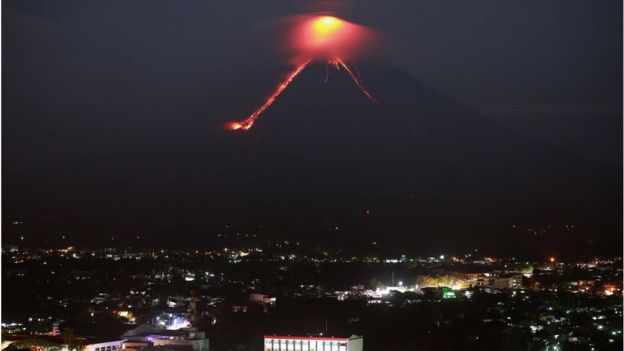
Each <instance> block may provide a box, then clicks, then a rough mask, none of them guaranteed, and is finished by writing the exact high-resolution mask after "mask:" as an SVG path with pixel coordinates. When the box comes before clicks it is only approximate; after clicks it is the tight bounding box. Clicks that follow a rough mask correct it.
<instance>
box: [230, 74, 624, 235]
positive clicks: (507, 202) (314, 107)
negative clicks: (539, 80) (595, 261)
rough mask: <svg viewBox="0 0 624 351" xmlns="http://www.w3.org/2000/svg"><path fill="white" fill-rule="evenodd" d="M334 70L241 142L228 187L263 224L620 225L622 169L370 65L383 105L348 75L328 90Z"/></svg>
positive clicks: (308, 79)
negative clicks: (367, 215)
mask: <svg viewBox="0 0 624 351" xmlns="http://www.w3.org/2000/svg"><path fill="white" fill-rule="evenodd" d="M325 70H326V68H325V67H324V65H323V64H312V65H310V66H309V67H308V68H307V69H306V70H305V71H304V72H302V73H301V75H300V76H299V77H297V80H296V81H295V82H293V84H292V85H291V87H290V88H289V90H287V91H285V92H284V93H283V94H282V96H281V97H280V98H279V99H278V101H276V102H275V103H274V104H273V105H272V106H271V108H270V109H269V110H267V111H266V115H265V117H264V118H263V119H262V120H261V121H260V122H259V123H258V124H257V125H256V126H255V129H254V130H253V131H251V132H250V133H248V134H245V135H235V136H229V137H231V138H235V139H236V140H235V141H233V142H232V141H231V142H230V143H232V147H231V148H230V149H229V150H228V151H227V158H228V159H229V160H230V161H231V163H229V167H227V171H226V174H227V176H224V178H223V179H227V182H228V183H229V182H231V186H233V187H235V188H236V189H232V191H233V193H236V194H239V195H241V196H243V197H244V198H245V202H246V203H247V204H248V205H249V206H250V211H251V212H252V213H254V214H257V215H259V217H261V218H272V217H275V213H280V214H284V215H285V216H292V218H296V219H298V220H303V221H304V222H305V221H307V220H309V219H310V218H311V217H316V219H317V220H319V221H320V219H321V218H323V214H327V213H329V214H330V215H329V216H330V217H332V218H334V220H335V222H336V223H341V224H342V223H345V224H346V223H354V222H358V221H360V223H363V222H364V221H369V219H363V218H362V217H363V215H362V210H363V209H368V210H369V211H371V212H372V213H373V214H374V220H373V219H370V221H374V222H375V225H377V230H381V228H385V229H384V230H381V231H387V232H389V233H390V232H395V231H403V232H411V233H415V234H416V233H427V234H423V235H433V234H434V233H435V232H436V231H439V232H444V233H460V232H463V233H468V232H473V231H480V230H485V228H487V227H488V226H493V227H497V226H499V225H500V226H503V225H509V226H511V225H512V223H514V221H520V222H523V221H532V222H538V223H576V222H579V221H580V222H587V223H595V222H600V221H601V220H599V219H598V218H602V219H605V220H608V219H609V218H610V219H613V220H616V221H617V218H618V215H617V213H619V211H620V210H621V205H620V204H619V198H618V196H617V194H615V193H613V192H612V189H619V188H620V186H619V185H618V182H617V177H616V175H617V171H615V172H614V170H610V169H608V168H606V167H603V166H602V165H599V164H595V163H592V162H590V161H587V160H584V159H581V158H580V157H578V156H576V155H571V154H567V153H565V152H563V151H560V150H556V149H553V148H552V147H550V146H547V145H544V144H542V143H540V142H538V141H535V140H531V139H528V138H526V137H524V136H521V135H518V134H515V133H514V132H511V131H509V130H505V129H504V128H502V127H501V126H499V125H497V124H495V123H494V122H492V121H490V120H488V119H487V118H486V117H484V116H482V115H479V114H478V113H476V112H475V111H473V110H471V109H470V108H468V107H466V106H464V105H462V104H460V103H458V102H456V101H454V100H452V99H450V98H448V97H445V96H443V95H441V94H439V93H437V92H436V91H434V90H433V89H431V88H430V87H428V86H427V85H425V84H423V83H422V82H419V81H418V80H417V79H414V78H413V77H411V76H409V75H408V74H406V73H404V72H402V71H401V70H399V69H397V68H395V67H393V66H390V65H383V64H366V65H363V66H361V67H360V70H361V72H362V77H363V78H364V82H365V84H366V85H367V86H368V87H369V88H370V90H371V91H372V93H373V95H375V96H376V97H377V98H378V100H379V102H378V103H371V102H370V101H369V100H368V99H367V98H366V97H365V96H363V95H362V94H361V92H360V91H358V89H357V87H355V86H354V84H353V82H352V81H351V80H350V79H349V77H347V76H346V75H345V74H343V73H342V72H336V71H333V72H331V74H330V78H329V80H328V82H327V83H325V82H324V80H323V77H324V76H325V74H326V72H325ZM609 189H611V190H609ZM276 208H277V209H279V210H278V211H276ZM278 217H279V216H278ZM503 223H504V224H503ZM603 223H604V222H603ZM614 223H615V222H614ZM338 226H339V225H337V227H338ZM370 226H374V225H372V224H371V225H370ZM360 229H361V228H360ZM467 237H470V236H467Z"/></svg>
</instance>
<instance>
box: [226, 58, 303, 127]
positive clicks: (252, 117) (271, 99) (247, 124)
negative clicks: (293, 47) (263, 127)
mask: <svg viewBox="0 0 624 351" xmlns="http://www.w3.org/2000/svg"><path fill="white" fill-rule="evenodd" d="M309 63H310V60H308V61H306V62H304V63H302V64H300V65H299V66H297V68H295V70H294V71H292V72H291V73H290V74H289V75H288V76H287V77H286V79H284V81H283V82H282V83H281V84H280V85H278V86H277V89H275V91H274V92H273V94H271V96H269V97H268V98H267V99H266V101H265V102H264V104H262V105H261V106H260V107H258V109H257V110H255V111H254V112H253V113H252V114H251V115H249V117H247V119H245V120H244V121H241V122H232V123H230V124H229V125H228V128H229V129H231V130H249V129H250V128H251V127H252V126H253V125H254V123H255V122H256V120H257V119H258V118H259V117H260V115H261V114H262V112H264V111H265V110H266V109H267V108H269V106H271V104H273V102H274V101H275V99H277V97H278V96H280V94H281V93H282V92H283V91H284V90H285V89H286V88H287V87H288V86H289V85H290V83H291V82H292V81H293V79H295V77H296V76H298V75H299V73H301V71H303V69H304V68H306V66H307V65H308V64H309Z"/></svg>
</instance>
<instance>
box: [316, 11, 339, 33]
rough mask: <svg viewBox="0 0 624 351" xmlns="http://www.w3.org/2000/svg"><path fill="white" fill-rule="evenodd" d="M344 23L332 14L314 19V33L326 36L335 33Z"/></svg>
mask: <svg viewBox="0 0 624 351" xmlns="http://www.w3.org/2000/svg"><path fill="white" fill-rule="evenodd" d="M341 25H342V23H341V21H340V20H339V19H338V18H336V17H332V16H323V17H321V18H319V19H317V20H316V21H314V33H316V34H317V35H320V36H326V35H329V34H332V33H334V32H335V31H336V30H337V29H338V28H339V27H340V26H341Z"/></svg>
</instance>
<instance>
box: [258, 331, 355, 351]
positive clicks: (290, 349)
mask: <svg viewBox="0 0 624 351" xmlns="http://www.w3.org/2000/svg"><path fill="white" fill-rule="evenodd" d="M363 349H364V338H363V337H361V336H357V335H352V336H351V337H348V338H334V337H309V336H275V335H265V336H264V351H362V350H363Z"/></svg>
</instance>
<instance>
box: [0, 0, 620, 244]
mask: <svg viewBox="0 0 624 351" xmlns="http://www.w3.org/2000/svg"><path fill="white" fill-rule="evenodd" d="M2 10H3V22H2V25H3V28H2V29H3V30H2V33H3V34H2V42H3V44H2V45H3V47H2V49H3V50H2V52H3V57H2V60H3V61H2V72H3V76H2V87H3V105H2V108H3V111H2V112H3V119H2V137H3V145H2V146H3V148H2V150H3V169H4V172H3V173H4V174H3V194H4V196H3V197H4V198H3V203H4V209H3V211H5V214H8V215H9V217H10V218H13V217H17V218H19V217H28V216H50V217H53V218H60V220H62V221H71V220H72V219H71V218H75V219H79V218H100V219H101V218H105V220H104V221H108V219H109V217H110V220H111V221H115V220H117V218H119V216H121V217H123V218H125V219H127V218H134V217H137V218H139V217H140V218H142V219H141V220H142V221H145V222H149V221H152V220H157V218H162V214H163V213H165V214H166V213H169V210H171V213H174V212H176V211H178V212H181V213H182V212H183V213H185V215H184V216H183V217H184V218H185V220H188V221H190V222H192V223H198V225H201V223H203V221H204V220H205V221H206V222H211V223H214V222H219V219H214V218H211V219H205V217H206V215H205V213H204V212H203V209H204V207H202V206H206V205H204V204H201V203H203V202H200V201H192V200H189V202H188V203H187V204H185V205H181V207H180V208H178V209H176V208H175V206H174V208H171V207H169V206H165V205H163V206H161V207H159V206H158V205H155V204H154V202H159V201H162V202H163V203H168V202H176V201H178V202H179V201H182V200H180V199H181V198H185V197H186V198H189V199H190V198H193V199H195V198H196V197H197V198H199V197H201V198H203V199H204V200H205V201H206V202H210V201H211V200H210V199H211V196H212V195H211V194H212V193H211V192H212V191H213V190H211V189H208V188H202V185H200V184H201V179H202V178H203V177H205V179H211V180H212V181H215V182H218V181H219V174H220V173H222V174H226V175H227V174H230V173H228V172H234V171H232V169H230V168H227V167H231V165H229V164H228V163H227V161H224V160H222V159H213V158H211V157H217V156H216V155H222V154H224V153H227V152H228V151H226V150H228V147H231V146H232V145H231V144H229V143H231V142H232V141H228V140H229V139H227V138H229V137H230V136H228V134H227V133H226V132H224V131H223V130H221V129H220V125H221V124H222V123H223V122H224V121H227V120H231V119H236V118H240V117H243V116H244V114H245V113H248V112H249V111H251V110H252V109H253V108H254V107H255V105H256V104H257V103H258V102H259V101H260V100H261V99H262V96H264V95H265V94H266V93H267V92H268V91H269V90H270V87H271V86H272V85H273V84H275V83H276V79H277V78H278V77H279V76H280V75H282V74H283V73H284V72H285V69H287V67H286V60H285V58H284V57H283V55H281V53H280V52H279V50H277V46H278V43H276V42H275V39H274V38H276V37H278V33H275V32H274V30H275V28H276V27H275V26H273V25H272V23H274V21H275V20H276V19H278V18H280V17H283V16H288V15H293V14H302V13H309V12H316V11H332V12H333V13H335V14H336V15H338V16H340V17H343V18H345V19H348V20H350V21H353V22H356V23H361V24H364V25H367V26H370V27H372V28H373V29H375V30H377V31H378V32H379V33H381V34H382V35H383V37H384V38H385V40H386V43H387V44H388V45H387V46H385V47H384V49H383V51H384V52H382V53H380V54H381V55H380V56H382V57H383V58H384V61H385V63H386V64H388V65H392V66H393V67H398V68H399V69H401V70H403V71H404V72H405V74H408V75H411V76H412V77H415V78H416V79H417V80H418V81H420V82H423V83H424V84H425V85H426V86H427V87H431V88H432V90H437V91H438V92H439V93H440V94H441V95H443V96H447V97H449V98H450V99H452V100H453V103H457V104H461V105H464V106H466V107H467V108H469V109H471V110H473V111H477V112H479V113H481V114H482V115H483V116H484V119H485V120H487V121H489V122H491V123H494V124H496V125H497V126H499V127H500V130H501V132H500V133H501V134H500V135H499V137H500V139H501V140H502V139H505V138H507V137H504V136H503V135H506V134H504V133H506V131H511V132H512V133H513V135H519V136H521V137H523V138H526V140H527V141H528V142H526V144H539V145H543V147H544V148H546V149H548V150H557V152H561V153H562V155H565V157H570V158H576V159H578V160H579V161H578V162H581V163H583V164H585V163H587V164H588V165H591V167H590V166H588V167H590V168H592V169H594V168H596V167H598V168H600V169H601V171H600V172H598V173H600V174H602V175H605V174H607V176H609V177H611V178H619V177H621V173H620V172H621V165H622V2H621V1H618V0H613V1H611V0H606V1H587V0H585V1H581V0H566V1H542V0H536V1H533V0H530V1H527V0H518V1H514V0H512V1H487V0H475V1H451V0H424V1H375V0H363V1H293V0H283V1H184V2H179V1H160V0H146V1H85V0H80V1H68V0H63V1H27V0H6V1H3V2H2ZM388 72H390V71H388ZM363 75H364V80H366V72H363ZM271 77H274V78H271ZM375 83H378V84H377V88H378V91H379V90H380V88H379V87H382V88H381V90H383V86H389V85H392V84H394V82H393V81H392V80H391V79H388V80H387V81H384V79H383V77H382V78H379V79H378V80H377V81H375ZM406 84H408V83H406ZM309 93H310V94H312V95H315V99H317V100H318V98H319V97H320V96H322V94H320V93H318V92H316V91H310V92H309ZM381 93H382V94H383V91H381ZM293 94H296V93H293ZM319 94H320V95H319ZM293 100H294V98H293ZM303 104H305V102H303ZM337 106H338V107H340V105H337ZM297 111H298V110H297V109H296V107H293V110H290V111H289V113H291V114H293V113H294V114H296V113H297ZM263 118H266V119H267V120H269V119H270V118H271V112H270V111H269V112H268V113H267V115H266V116H265V117H263ZM489 122H488V123H489ZM484 126H485V124H484ZM273 128H276V129H279V128H280V126H279V125H277V126H274V127H273ZM484 128H486V127H484ZM488 128H489V127H488ZM483 130H485V129H483ZM503 130H504V131H505V132H502V131H503ZM327 132H328V133H331V131H327ZM322 133H323V131H322V130H321V134H322ZM257 135H258V134H257ZM257 135H256V136H255V137H256V138H262V137H258V136H257ZM240 137H241V136H240V135H237V136H235V137H234V138H235V139H236V140H239V139H240ZM265 137H266V138H272V137H271V136H265ZM273 137H275V136H273ZM324 138H329V137H328V136H320V137H319V138H318V140H320V141H325V139H324ZM507 139H508V138H507ZM202 140H206V144H205V145H202ZM224 140H225V141H224ZM234 142H238V141H234ZM523 143H524V142H523ZM245 147H248V146H245ZM286 147H288V145H286ZM310 147H313V146H310ZM452 147H453V140H449V148H452ZM246 150H247V151H246V153H245V155H247V156H248V157H249V158H250V159H253V158H254V157H255V156H256V155H254V151H253V148H251V150H252V151H249V149H246ZM518 150H519V152H520V149H518ZM548 152H550V151H548ZM189 153H191V154H192V155H189ZM202 156H205V157H206V160H207V161H206V162H208V159H210V165H209V167H208V166H206V165H204V164H202V162H201V161H202V160H201V157H202ZM193 157H195V158H193ZM562 157H564V156H562ZM489 161H490V162H492V163H496V162H498V159H497V158H495V157H493V158H491V159H490V160H489ZM250 162H251V163H249V167H250V168H254V166H255V168H262V167H263V162H262V161H261V160H260V161H250ZM254 162H256V163H254ZM397 162H399V161H397ZM545 162H546V161H545ZM546 163H550V161H548V162H546ZM194 165H201V166H200V167H194ZM428 166H431V167H434V166H435V165H432V164H429V165H428ZM539 166H540V167H541V166H544V164H541V165H539ZM203 167H205V168H203ZM601 167H602V168H601ZM226 168H227V169H228V171H224V169H226ZM580 168H582V167H580ZM191 170H195V171H193V172H192V171H191ZM222 170H223V172H221V171H222ZM241 171H242V169H241ZM176 172H179V173H176ZM202 172H205V174H202ZM252 172H253V171H252ZM393 172H399V171H396V170H394V171H393ZM579 172H580V171H579ZM187 173H188V174H190V173H193V177H190V178H188V179H189V180H188V182H186V181H182V182H186V184H184V185H174V184H176V181H180V178H176V177H177V176H180V177H182V176H183V175H185V174H187ZM577 176H578V177H581V173H579V174H578V175H577ZM485 181H488V180H487V179H486V180H485ZM490 181H491V180H490ZM588 182H590V183H591V182H596V183H595V184H594V185H596V186H598V182H599V181H598V180H588ZM337 183H339V182H337ZM620 185H621V184H620ZM257 186H258V187H262V184H258V185H257ZM336 187H337V188H340V184H337V185H336ZM571 187H573V185H571ZM241 188H242V189H244V188H245V186H244V185H242V184H241ZM202 189H203V190H202ZM255 190H257V189H251V190H250V191H251V192H254V191H255ZM611 190H612V191H614V192H616V193H618V192H619V193H621V192H620V190H619V188H617V187H615V188H612V189H611ZM202 191H207V193H205V194H201V196H198V195H197V193H198V192H199V193H201V192H202ZM217 192H218V190H217ZM241 194H242V195H241ZM238 195H241V196H243V197H236V196H235V195H232V196H231V198H230V200H231V203H221V204H220V205H210V206H207V207H206V208H213V207H217V206H218V207H229V208H230V209H231V211H232V212H237V211H238V212H240V213H248V212H246V211H248V209H247V208H246V206H247V205H246V204H241V202H244V200H242V199H243V198H245V197H244V196H245V194H244V191H241V193H240V194H238ZM269 196H270V195H269ZM224 197H227V196H215V197H214V199H215V201H217V200H216V199H217V198H218V199H220V200H219V201H223V200H222V199H223V198H224ZM327 201H329V200H327ZM501 201H502V200H501ZM182 202H184V201H182ZM313 203H315V204H317V205H318V206H319V207H323V206H325V205H320V202H318V201H317V202H314V201H313ZM361 205H362V207H364V206H365V204H364V203H362V204H361ZM249 206H251V205H249ZM441 206H443V205H441ZM588 206H589V205H588ZM615 210H616V212H617V210H618V208H616V209H615ZM276 211H277V210H276ZM596 211H598V209H596ZM226 212H227V211H226ZM269 212H270V211H269ZM320 212H322V211H320ZM486 212H487V211H486ZM529 212H530V211H529ZM120 213H121V214H120ZM240 213H239V214H240ZM156 214H158V217H157V218H154V216H156ZM429 215H431V214H429ZM432 216H433V215H432ZM484 216H485V215H484ZM233 217H236V216H233ZM271 217H273V220H274V221H275V222H276V223H277V222H280V220H281V219H280V216H279V215H275V214H274V215H271ZM286 217H289V218H291V217H292V216H291V215H288V216H286ZM295 217H296V216H295ZM511 217H513V216H511ZM616 217H617V216H616ZM523 218H525V217H523ZM526 218H530V215H527V217H526ZM592 220H593V221H598V218H597V217H594V218H592ZM544 221H545V220H544V219H539V220H538V222H540V223H544ZM174 222H175V221H174ZM613 223H617V221H615V222H613ZM620 230H621V228H620ZM618 235H621V232H619V234H618ZM620 240H621V237H620Z"/></svg>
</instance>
